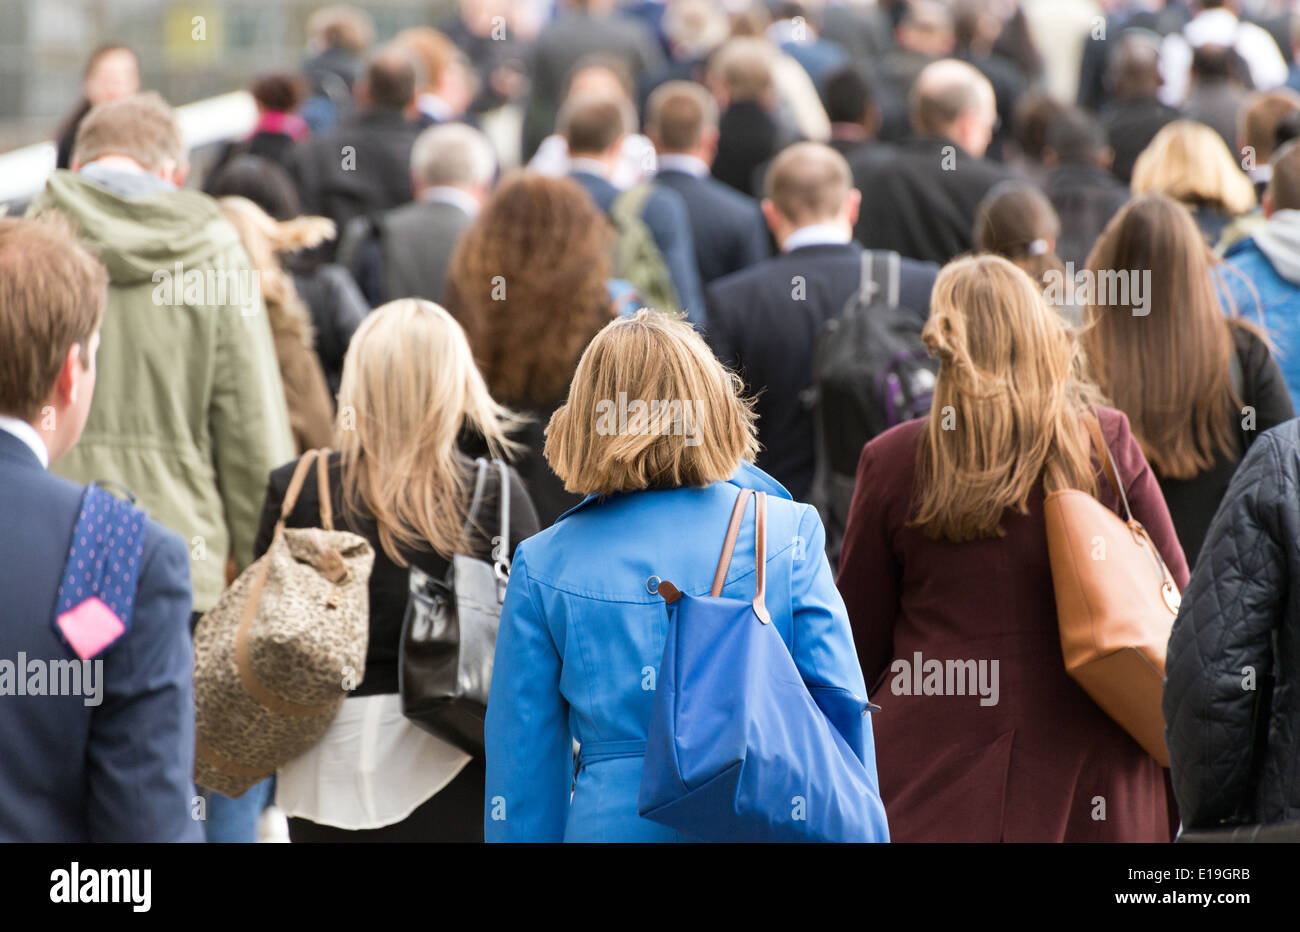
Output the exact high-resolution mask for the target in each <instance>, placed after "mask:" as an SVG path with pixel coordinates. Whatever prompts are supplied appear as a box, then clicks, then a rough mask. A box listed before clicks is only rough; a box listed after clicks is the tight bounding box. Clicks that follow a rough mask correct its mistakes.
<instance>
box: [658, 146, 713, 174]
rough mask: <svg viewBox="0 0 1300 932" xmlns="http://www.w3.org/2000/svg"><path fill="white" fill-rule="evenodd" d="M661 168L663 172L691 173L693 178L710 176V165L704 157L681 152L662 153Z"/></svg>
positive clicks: (660, 158) (660, 157)
mask: <svg viewBox="0 0 1300 932" xmlns="http://www.w3.org/2000/svg"><path fill="white" fill-rule="evenodd" d="M659 170H660V171H661V172H670V171H671V172H681V173H682V174H683V175H690V176H691V177H693V178H707V177H708V176H709V165H708V163H707V162H705V161H704V159H700V158H696V157H695V156H693V155H686V154H685V153H681V152H668V153H665V154H663V155H660V156H659Z"/></svg>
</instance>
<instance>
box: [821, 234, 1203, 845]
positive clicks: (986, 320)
mask: <svg viewBox="0 0 1300 932" xmlns="http://www.w3.org/2000/svg"><path fill="white" fill-rule="evenodd" d="M924 339H925V343H926V346H927V347H928V348H929V350H930V352H931V354H932V355H934V356H937V357H938V358H939V360H940V372H939V378H938V382H937V385H936V390H935V397H934V405H933V407H932V409H931V415H930V417H929V418H926V419H921V420H916V421H910V422H908V423H906V424H900V425H899V426H898V427H895V428H893V429H892V430H890V431H887V432H886V433H884V434H882V435H880V436H879V437H877V438H876V439H875V440H873V441H872V442H871V443H869V444H867V446H866V448H865V449H864V450H863V451H862V459H861V461H860V463H859V465H858V475H857V487H856V490H855V492H854V498H853V505H852V512H851V515H850V518H849V524H848V528H847V531H846V536H845V539H844V548H843V551H842V555H841V559H840V574H839V580H838V583H839V588H840V592H841V593H842V594H843V596H844V601H845V604H846V605H847V606H848V610H849V617H850V619H851V621H852V624H853V636H854V640H855V642H856V644H857V650H858V657H859V659H860V660H861V662H862V671H863V673H864V675H865V677H866V681H867V684H868V686H869V688H870V689H871V695H872V700H873V701H874V702H876V703H877V704H879V705H880V706H881V707H882V711H880V712H879V713H876V714H875V715H873V717H872V726H873V728H874V729H875V736H876V757H877V761H878V769H879V773H880V788H881V795H882V796H883V797H884V801H885V805H886V808H887V810H888V813H889V825H890V831H891V835H892V837H893V839H894V840H895V841H1078V842H1086V841H1168V840H1169V837H1170V824H1169V822H1170V820H1169V811H1168V808H1167V803H1166V795H1165V782H1164V777H1163V772H1162V770H1161V768H1160V765H1159V764H1158V763H1156V761H1155V760H1153V759H1152V758H1151V757H1149V756H1148V755H1147V754H1146V753H1145V752H1144V751H1143V750H1142V748H1141V747H1140V746H1139V745H1138V744H1137V743H1136V742H1135V741H1133V739H1132V738H1130V737H1129V736H1128V734H1127V732H1125V731H1124V729H1123V728H1121V727H1120V726H1119V725H1117V724H1116V723H1115V722H1114V721H1112V720H1111V719H1110V718H1109V717H1107V715H1106V714H1105V713H1104V712H1102V711H1101V709H1100V708H1098V707H1097V705H1096V704H1095V703H1094V702H1093V701H1092V700H1091V699H1090V698H1089V697H1088V695H1087V694H1086V693H1085V692H1084V691H1083V689H1082V688H1081V687H1079V686H1078V685H1077V684H1076V683H1075V682H1074V681H1073V680H1072V679H1071V678H1070V677H1069V675H1068V674H1066V672H1065V666H1064V661H1063V659H1062V656H1061V645H1060V639H1059V635H1058V631H1057V619H1056V603H1055V598H1054V595H1053V588H1052V574H1051V568H1050V566H1049V563H1048V555H1047V537H1046V531H1045V528H1044V524H1043V495H1044V492H1045V490H1046V491H1054V490H1056V489H1061V488H1077V489H1083V490H1086V491H1088V492H1091V493H1092V494H1094V495H1097V496H1098V498H1099V499H1100V501H1102V502H1103V503H1104V504H1106V505H1107V506H1108V507H1110V508H1111V509H1112V510H1114V509H1117V508H1118V507H1119V500H1118V496H1117V495H1116V493H1115V492H1114V490H1113V489H1111V488H1110V486H1109V484H1108V483H1107V482H1106V481H1105V479H1103V478H1102V477H1101V472H1100V464H1099V462H1098V460H1097V459H1096V458H1095V457H1093V456H1092V451H1091V445H1090V442H1089V438H1088V432H1087V427H1086V423H1085V422H1084V418H1088V417H1092V416H1094V411H1095V416H1096V417H1097V418H1098V419H1099V421H1100V423H1101V427H1102V433H1103V434H1104V436H1105V438H1106V443H1107V445H1108V446H1109V447H1110V450H1111V452H1112V454H1113V456H1114V458H1115V461H1116V465H1117V467H1118V471H1119V475H1120V478H1121V481H1122V482H1123V483H1124V486H1125V491H1126V493H1127V495H1128V500H1129V504H1130V505H1131V507H1132V509H1133V514H1134V516H1135V517H1136V518H1137V519H1138V520H1139V521H1141V522H1142V523H1143V524H1144V525H1145V526H1146V528H1147V530H1148V531H1149V533H1150V535H1151V539H1152V540H1153V541H1154V542H1155V545H1156V547H1157V548H1158V549H1159V551H1160V553H1161V555H1162V556H1163V557H1164V559H1165V562H1166V563H1167V564H1168V565H1169V569H1170V571H1171V572H1172V573H1173V576H1174V578H1175V580H1176V581H1177V583H1178V585H1179V587H1180V588H1181V587H1182V586H1184V585H1185V584H1186V582H1187V562H1186V560H1185V559H1184V558H1183V552H1182V550H1181V549H1180V547H1179V545H1178V539H1177V537H1176V536H1175V534H1174V529H1173V525H1172V523H1171V521H1170V518H1169V512H1168V509H1167V508H1166V507H1165V503H1164V499H1163V498H1162V497H1161V495H1160V489H1159V487H1158V486H1157V484H1156V479H1155V477H1154V476H1153V475H1152V472H1151V469H1150V467H1148V465H1147V463H1146V460H1145V459H1144V458H1143V455H1142V451H1141V450H1140V449H1139V447H1138V444H1137V441H1136V440H1135V439H1134V438H1133V435H1132V434H1131V433H1130V431H1129V425H1128V420H1127V419H1126V418H1125V417H1124V415H1123V414H1121V413H1119V412H1117V411H1113V410H1110V409H1108V408H1100V407H1098V406H1097V404H1096V403H1097V400H1098V399H1097V397H1096V391H1095V389H1094V388H1092V387H1091V386H1090V385H1088V384H1087V383H1086V382H1084V381H1083V380H1082V379H1081V378H1080V377H1079V372H1080V368H1079V366H1078V362H1077V359H1076V353H1077V350H1076V345H1075V342H1074V340H1073V338H1072V337H1071V335H1070V334H1069V332H1068V331H1067V329H1066V327H1065V325H1064V324H1063V323H1062V322H1061V321H1060V319H1059V318H1058V317H1057V316H1056V315H1055V314H1053V313H1052V312H1051V311H1050V310H1049V309H1048V308H1047V306H1046V305H1045V304H1044V303H1043V299H1042V296H1041V294H1040V293H1039V290H1038V289H1037V287H1036V286H1035V285H1034V283H1033V282H1031V281H1030V279H1029V278H1028V276H1026V275H1025V274H1024V273H1023V272H1021V271H1020V270H1019V269H1017V268H1015V267H1014V266H1013V265H1011V264H1010V263H1009V262H1006V261H1005V260H1003V259H1000V258H996V257H993V256H978V257H974V258H968V259H962V260H959V261H957V262H954V263H952V264H950V265H948V266H947V267H946V268H945V269H944V270H943V271H942V272H941V273H940V275H939V278H938V280H937V281H936V282H935V286H934V296H933V298H932V300H931V316H930V320H929V322H928V323H927V325H926V328H925V331H924ZM936 662H937V665H938V669H939V670H940V671H941V672H940V673H936ZM957 673H960V674H962V675H960V676H958V675H956V674H957ZM945 693H946V694H945ZM954 693H964V694H954Z"/></svg>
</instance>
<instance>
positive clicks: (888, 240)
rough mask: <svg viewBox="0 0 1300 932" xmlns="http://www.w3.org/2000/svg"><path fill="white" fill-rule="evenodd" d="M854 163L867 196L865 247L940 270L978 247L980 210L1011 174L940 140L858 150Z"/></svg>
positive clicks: (859, 235)
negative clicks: (976, 233) (975, 238)
mask: <svg viewBox="0 0 1300 932" xmlns="http://www.w3.org/2000/svg"><path fill="white" fill-rule="evenodd" d="M850 166H851V167H852V169H853V183H854V187H856V188H857V189H858V190H859V191H861V192H862V210H861V211H860V212H859V214H858V223H857V226H856V227H855V228H854V230H853V235H854V237H855V238H856V239H857V240H858V242H860V243H862V245H864V246H866V247H867V248H868V249H892V250H894V251H895V252H898V253H901V254H902V255H904V256H906V257H907V258H909V259H920V260H922V261H929V262H938V263H940V264H941V265H942V264H943V263H945V262H947V261H948V260H949V259H952V258H953V257H954V256H957V255H960V254H961V253H963V252H966V251H968V250H969V249H970V248H971V245H972V242H971V234H972V230H973V228H974V225H975V209H976V208H977V207H978V206H979V202H980V201H981V200H983V198H984V195H985V194H987V193H988V192H989V189H990V188H992V187H993V186H994V185H995V184H997V183H998V182H999V181H1003V180H1005V179H1007V178H1009V177H1010V174H1009V173H1008V172H1007V170H1006V169H1005V168H1003V167H1002V166H1001V165H998V164H996V163H994V162H989V161H986V160H984V159H977V158H973V157H972V156H970V155H968V154H967V153H966V152H965V150H963V149H962V148H961V146H959V145H957V144H956V143H954V142H951V141H950V140H947V139H943V138H940V137H938V136H920V137H914V138H912V139H908V140H906V141H904V142H902V143H900V144H899V145H898V147H897V148H896V149H895V150H893V151H890V152H888V153H887V154H882V153H877V152H871V151H867V152H863V153H859V154H858V156H856V157H855V158H854V159H853V161H852V162H851V163H850Z"/></svg>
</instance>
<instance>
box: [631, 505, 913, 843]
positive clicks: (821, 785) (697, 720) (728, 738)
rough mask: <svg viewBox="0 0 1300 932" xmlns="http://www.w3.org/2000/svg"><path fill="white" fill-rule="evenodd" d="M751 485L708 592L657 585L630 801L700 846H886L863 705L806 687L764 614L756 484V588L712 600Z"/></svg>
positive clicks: (762, 513)
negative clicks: (654, 662)
mask: <svg viewBox="0 0 1300 932" xmlns="http://www.w3.org/2000/svg"><path fill="white" fill-rule="evenodd" d="M752 494H754V493H753V490H751V489H743V490H741V492H740V495H739V496H737V498H736V505H735V507H734V508H733V509H732V513H731V524H730V526H729V527H728V529H727V536H726V539H725V542H724V544H723V548H722V556H721V558H720V559H719V560H718V569H717V573H716V575H715V576H714V580H713V589H712V592H711V593H710V594H709V596H707V597H704V596H689V595H684V594H682V593H681V592H680V591H679V590H678V589H677V587H676V586H674V585H673V584H672V583H671V582H667V581H664V582H660V583H659V590H658V591H659V593H660V595H662V596H663V598H664V601H665V602H667V603H668V615H669V628H668V639H667V642H666V643H665V645H664V655H663V660H662V662H661V664H660V667H659V688H658V690H657V691H656V693H655V700H654V706H653V708H652V710H651V713H650V724H649V728H648V729H647V734H646V754H645V763H644V764H643V766H642V769H641V790H640V796H639V798H638V800H637V810H638V812H640V814H641V815H642V816H643V817H644V818H646V819H650V820H651V821H654V822H658V823H660V824H662V825H666V826H668V827H669V828H672V829H674V830H676V831H677V832H679V833H681V834H682V835H685V836H687V837H689V838H693V839H698V840H700V841H737V842H758V841H781V842H792V841H810V842H812V841H851V842H872V841H888V840H889V828H888V825H887V824H886V820H885V807H884V805H883V803H882V802H881V800H880V790H879V788H878V787H877V785H876V779H875V773H874V768H869V767H868V766H867V763H866V756H865V750H864V746H865V739H866V732H865V726H864V722H863V717H864V716H865V715H866V713H867V709H868V708H873V707H871V706H869V704H868V703H867V702H866V701H865V700H864V699H862V698H860V697H858V696H855V695H853V694H852V693H851V692H849V691H848V690H846V689H842V688H839V687H818V686H814V687H812V688H811V690H810V689H809V687H808V686H806V685H805V684H804V682H803V677H802V676H801V675H800V673H799V669H798V667H797V666H795V662H794V658H793V657H792V656H791V655H790V651H789V650H788V649H787V648H786V645H785V642H784V641H783V640H782V639H781V635H780V633H779V632H778V631H777V629H776V626H775V625H773V624H772V623H771V618H770V616H769V615H768V611H767V605H766V601H765V596H766V541H765V538H766V518H767V498H766V495H765V493H763V492H759V493H757V496H758V497H757V500H756V504H755V513H754V530H755V553H756V567H755V570H756V574H755V575H756V577H757V579H756V585H757V591H756V593H755V595H754V598H753V600H752V601H751V602H746V601H742V600H740V599H729V598H722V597H721V592H722V587H723V583H724V582H725V581H726V577H727V569H728V567H729V566H730V564H731V554H732V551H733V549H734V548H735V544H736V537H737V535H738V534H739V532H740V524H741V521H742V520H743V518H744V514H745V508H746V505H747V503H748V501H749V497H750V495H752ZM817 556H818V557H820V556H821V555H820V554H818V555H817Z"/></svg>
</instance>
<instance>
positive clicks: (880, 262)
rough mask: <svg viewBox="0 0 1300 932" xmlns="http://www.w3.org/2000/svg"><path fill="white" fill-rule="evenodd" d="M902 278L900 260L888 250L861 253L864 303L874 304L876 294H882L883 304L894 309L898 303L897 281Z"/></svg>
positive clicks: (868, 250) (867, 250)
mask: <svg viewBox="0 0 1300 932" xmlns="http://www.w3.org/2000/svg"><path fill="white" fill-rule="evenodd" d="M901 278H902V258H901V257H900V256H899V254H898V253H896V252H894V251H893V250H889V249H864V250H863V251H862V291H861V292H860V294H861V296H862V298H863V299H864V303H866V304H871V303H873V302H874V299H875V296H876V294H877V293H878V292H881V291H883V292H884V300H883V304H884V305H885V307H887V308H896V307H898V303H899V296H898V289H899V280H900V279H901Z"/></svg>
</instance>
